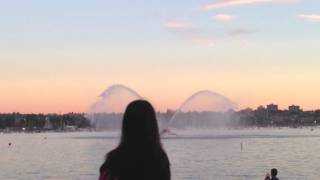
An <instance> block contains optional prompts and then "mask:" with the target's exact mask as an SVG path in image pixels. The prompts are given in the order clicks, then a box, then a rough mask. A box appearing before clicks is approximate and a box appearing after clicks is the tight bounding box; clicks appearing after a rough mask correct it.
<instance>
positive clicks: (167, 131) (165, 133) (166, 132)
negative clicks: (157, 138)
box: [161, 128, 177, 137]
mask: <svg viewBox="0 0 320 180" xmlns="http://www.w3.org/2000/svg"><path fill="white" fill-rule="evenodd" d="M176 135H177V134H176V133H174V132H172V131H171V130H170V129H169V128H166V129H164V130H162V131H161V136H162V137H170V136H176Z"/></svg>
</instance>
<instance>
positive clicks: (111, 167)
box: [100, 100, 170, 180]
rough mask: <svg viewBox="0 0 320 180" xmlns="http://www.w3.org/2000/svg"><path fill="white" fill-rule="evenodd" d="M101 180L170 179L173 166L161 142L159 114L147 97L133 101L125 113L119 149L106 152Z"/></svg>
mask: <svg viewBox="0 0 320 180" xmlns="http://www.w3.org/2000/svg"><path fill="white" fill-rule="evenodd" d="M100 174H101V175H100V180H129V179H130V180H132V179H139V180H147V179H148V180H150V179H152V180H168V179H170V165H169V159H168V157H167V154H166V153H165V151H164V150H163V148H162V145H161V142H160V135H159V129H158V124H157V119H156V113H155V111H154V109H153V107H152V105H151V104H150V103H149V102H148V101H146V100H136V101H133V102H131V103H130V104H129V105H128V106H127V108H126V111H125V113H124V115H123V121H122V135H121V140H120V144H119V145H118V147H117V148H115V149H114V150H112V151H110V152H109V153H108V154H107V157H106V161H105V163H104V164H103V165H102V166H101V168H100Z"/></svg>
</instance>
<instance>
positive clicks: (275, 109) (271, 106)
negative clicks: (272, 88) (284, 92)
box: [267, 104, 279, 113]
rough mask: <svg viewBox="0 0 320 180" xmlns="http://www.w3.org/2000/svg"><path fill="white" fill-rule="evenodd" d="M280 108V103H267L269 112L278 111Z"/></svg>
mask: <svg viewBox="0 0 320 180" xmlns="http://www.w3.org/2000/svg"><path fill="white" fill-rule="evenodd" d="M278 110H279V109H278V105H276V104H269V105H267V111H268V112H271V113H272V112H277V111H278Z"/></svg>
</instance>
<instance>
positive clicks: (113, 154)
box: [100, 149, 118, 172]
mask: <svg viewBox="0 0 320 180" xmlns="http://www.w3.org/2000/svg"><path fill="white" fill-rule="evenodd" d="M117 156H118V150H117V149H113V150H111V151H110V152H108V153H107V154H106V157H105V161H104V163H103V164H102V165H101V167H100V172H106V171H108V170H110V168H111V167H112V164H113V162H114V161H115V159H117Z"/></svg>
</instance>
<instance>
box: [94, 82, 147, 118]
mask: <svg viewBox="0 0 320 180" xmlns="http://www.w3.org/2000/svg"><path fill="white" fill-rule="evenodd" d="M117 89H124V90H126V91H128V92H129V93H131V94H133V96H136V97H137V99H144V98H143V97H142V96H140V94H138V93H137V92H136V91H134V90H133V89H131V88H129V87H127V86H125V85H122V84H113V85H111V86H109V87H108V88H107V89H106V90H104V91H103V92H102V93H101V94H100V95H99V96H98V98H102V99H103V98H106V97H108V96H109V95H110V94H112V92H113V91H115V90H117ZM98 104H99V100H97V101H96V102H94V103H93V104H92V105H91V106H90V108H89V112H91V111H92V110H93V109H94V108H95V107H96V106H97V105H98Z"/></svg>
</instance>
